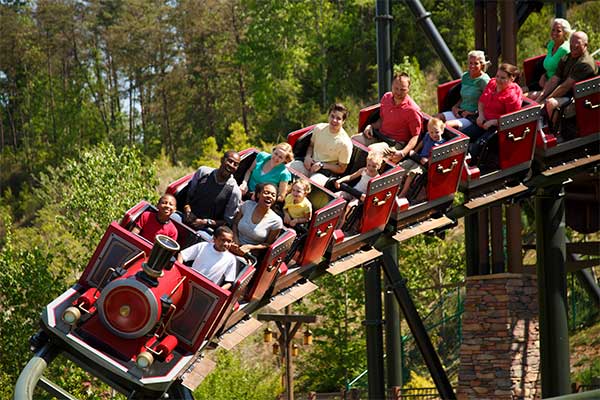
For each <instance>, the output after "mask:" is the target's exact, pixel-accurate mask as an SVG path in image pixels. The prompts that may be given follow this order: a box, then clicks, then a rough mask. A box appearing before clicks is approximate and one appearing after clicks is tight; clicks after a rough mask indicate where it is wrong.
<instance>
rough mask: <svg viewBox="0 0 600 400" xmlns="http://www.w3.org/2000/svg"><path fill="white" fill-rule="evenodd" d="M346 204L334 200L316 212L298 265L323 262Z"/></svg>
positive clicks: (342, 201)
mask: <svg viewBox="0 0 600 400" xmlns="http://www.w3.org/2000/svg"><path fill="white" fill-rule="evenodd" d="M345 205H346V202H345V201H344V200H343V199H334V200H333V201H331V202H330V203H328V204H327V205H326V206H325V207H322V208H321V209H319V210H317V211H315V213H314V215H313V217H312V219H311V223H310V226H309V228H308V233H307V237H306V241H305V242H304V245H303V246H302V248H301V253H300V257H299V258H298V265H300V266H304V265H308V264H317V263H319V262H320V261H321V258H322V257H323V254H325V250H327V246H328V245H329V242H330V240H331V237H332V235H333V231H334V230H335V227H336V226H337V225H338V222H339V219H340V218H341V217H343V215H344V209H345Z"/></svg>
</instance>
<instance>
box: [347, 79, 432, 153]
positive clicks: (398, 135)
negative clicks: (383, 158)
mask: <svg viewBox="0 0 600 400" xmlns="http://www.w3.org/2000/svg"><path fill="white" fill-rule="evenodd" d="M409 91H410V77H409V76H408V75H407V74H405V73H401V74H396V75H395V76H394V79H393V81H392V91H391V92H387V93H386V94H384V95H383V97H382V98H381V106H380V110H379V119H378V120H377V121H375V122H374V123H372V124H370V125H367V126H366V127H365V129H364V131H363V133H362V134H358V135H356V136H354V137H353V139H354V140H356V141H358V142H359V143H362V144H364V145H367V146H369V145H372V144H373V143H375V142H377V139H376V138H374V137H373V132H374V131H379V133H380V134H382V135H383V136H385V137H387V138H389V139H392V140H394V141H395V142H396V144H395V149H390V148H389V147H388V146H387V145H386V144H380V143H377V144H376V145H373V146H370V148H371V149H372V150H375V151H378V150H383V151H384V152H385V153H386V155H389V154H390V153H394V156H393V157H392V158H393V159H394V161H396V162H397V161H400V160H402V159H403V158H404V157H405V156H407V155H408V153H409V152H410V151H411V150H413V149H414V148H415V146H416V144H417V140H418V139H419V134H420V133H421V129H422V126H423V121H422V117H421V110H420V108H419V106H418V105H417V104H416V103H415V102H414V100H413V99H411V97H410V96H409V95H408V93H409Z"/></svg>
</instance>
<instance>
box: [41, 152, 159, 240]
mask: <svg viewBox="0 0 600 400" xmlns="http://www.w3.org/2000/svg"><path fill="white" fill-rule="evenodd" d="M157 183H158V182H157V179H156V173H155V171H154V169H153V168H151V167H150V168H149V167H145V166H144V165H143V163H142V158H141V156H140V154H139V152H138V151H137V150H136V149H135V148H128V147H125V148H123V149H122V150H121V151H120V152H117V151H116V150H115V148H114V147H113V146H112V145H101V146H99V147H97V148H92V149H89V150H87V151H84V152H82V153H81V154H80V155H79V157H78V158H77V159H71V160H66V161H65V162H64V164H63V166H61V167H58V168H49V171H48V172H47V173H44V174H42V175H41V176H40V186H41V187H40V190H39V196H40V198H41V199H42V201H43V202H44V203H48V204H57V205H58V207H59V211H58V215H57V216H56V221H57V223H59V224H64V225H65V226H67V228H68V230H69V231H70V232H71V233H72V234H74V235H77V236H78V237H79V238H80V240H81V242H82V243H83V244H84V246H85V247H86V248H88V249H92V248H93V247H94V246H95V245H96V244H97V242H98V241H99V240H100V237H101V236H102V234H103V233H104V230H105V229H106V227H107V226H108V225H109V224H110V222H111V221H113V220H115V219H118V218H120V217H121V216H122V215H123V213H124V212H125V210H127V209H128V208H129V207H131V206H133V205H134V204H135V203H137V202H138V201H139V200H140V199H147V200H148V201H149V202H150V203H154V202H155V201H156V200H157V193H156V192H155V187H156V184H157Z"/></svg>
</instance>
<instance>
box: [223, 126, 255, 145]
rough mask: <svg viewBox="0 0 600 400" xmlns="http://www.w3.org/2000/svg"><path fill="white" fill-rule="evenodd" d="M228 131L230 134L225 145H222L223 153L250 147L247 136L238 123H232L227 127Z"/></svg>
mask: <svg viewBox="0 0 600 400" xmlns="http://www.w3.org/2000/svg"><path fill="white" fill-rule="evenodd" d="M229 131H230V132H231V133H230V134H229V136H228V137H227V139H226V140H225V144H224V145H223V151H227V150H243V149H247V148H249V147H251V145H250V142H249V141H248V135H246V132H245V131H244V126H243V125H242V124H241V123H239V122H234V123H232V124H231V125H229Z"/></svg>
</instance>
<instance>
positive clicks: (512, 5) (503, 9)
mask: <svg viewBox="0 0 600 400" xmlns="http://www.w3.org/2000/svg"><path fill="white" fill-rule="evenodd" d="M500 13H501V15H502V20H501V24H502V26H501V28H500V39H501V41H502V42H501V44H502V47H501V48H502V61H503V62H507V63H511V64H513V65H515V64H516V63H517V40H516V38H517V9H516V2H514V1H501V2H500Z"/></svg>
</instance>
